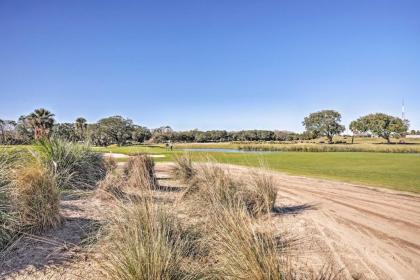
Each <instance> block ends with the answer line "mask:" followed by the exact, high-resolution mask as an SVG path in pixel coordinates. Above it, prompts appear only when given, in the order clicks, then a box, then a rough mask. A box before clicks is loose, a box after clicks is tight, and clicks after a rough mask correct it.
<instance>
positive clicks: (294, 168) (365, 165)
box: [212, 152, 420, 193]
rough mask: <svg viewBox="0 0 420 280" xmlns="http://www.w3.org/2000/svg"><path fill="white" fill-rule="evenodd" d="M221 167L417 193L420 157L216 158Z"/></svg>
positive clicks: (298, 154) (298, 155)
mask: <svg viewBox="0 0 420 280" xmlns="http://www.w3.org/2000/svg"><path fill="white" fill-rule="evenodd" d="M212 156H213V157H214V158H215V159H216V160H218V161H220V162H224V163H231V164H239V165H247V166H258V165H259V164H260V162H263V163H265V164H266V166H267V167H268V168H270V169H273V170H278V171H283V172H287V173H290V174H296V175H306V176H310V177H319V178H330V179H336V180H342V181H345V182H352V183H362V184H366V185H372V186H381V187H387V188H391V189H396V190H402V191H411V192H417V193H420V155H419V154H389V153H366V152H359V153H350V152H344V153H339V152H335V153H319V152H316V153H302V152H278V153H267V154H261V155H257V154H216V153H213V154H212Z"/></svg>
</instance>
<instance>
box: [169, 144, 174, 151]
mask: <svg viewBox="0 0 420 280" xmlns="http://www.w3.org/2000/svg"><path fill="white" fill-rule="evenodd" d="M169 147H170V148H171V151H172V149H173V148H174V146H173V145H172V143H171V145H169Z"/></svg>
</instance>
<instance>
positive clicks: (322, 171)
mask: <svg viewBox="0 0 420 280" xmlns="http://www.w3.org/2000/svg"><path fill="white" fill-rule="evenodd" d="M20 147H21V146H20ZM25 148H27V147H25ZM94 149H95V150H96V151H98V152H105V153H106V152H113V153H122V154H128V155H133V154H136V153H149V154H160V155H164V156H165V157H163V158H155V160H156V161H170V160H172V158H173V156H174V155H175V154H182V153H183V151H182V150H174V151H167V150H166V149H165V148H163V147H162V146H148V145H136V146H124V147H106V148H103V147H94ZM192 154H193V157H194V159H195V160H202V159H203V157H204V156H211V157H213V158H214V159H215V160H217V161H219V162H222V163H229V164H238V165H245V166H259V165H260V163H261V162H263V163H264V164H265V165H266V166H267V167H268V168H270V169H273V170H277V171H282V172H287V173H290V174H295V175H305V176H309V177H318V178H327V179H334V180H341V181H345V182H351V183H360V184H365V185H371V186H380V187H386V188H390V189H396V190H402V191H410V192H416V193H420V154H400V153H369V152H330V153H324V152H313V153H311V152H272V153H261V154H255V153H249V154H247V153H245V154H244V153H214V152H212V153H203V152H193V153H192ZM119 160H126V159H119Z"/></svg>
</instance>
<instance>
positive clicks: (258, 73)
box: [0, 0, 420, 131]
mask: <svg viewBox="0 0 420 280" xmlns="http://www.w3.org/2000/svg"><path fill="white" fill-rule="evenodd" d="M419 15H420V1H417V0H413V1H404V0H398V1H397V0H394V1H387V0H378V1H373V0H360V1H358V0H343V1H335V0H331V1H316V0H307V1H299V0H297V1H285V0H282V1H279V0H277V1H264V0H261V1H247V0H241V1H234V0H231V1H226V0H224V1H221V0H211V1H210V0H207V1H202V0H190V1H182V0H177V1H156V0H155V1H111V0H109V1H103V0H72V1H64V0H63V1H60V0H54V1H41V0H40V1H35V0H33V1H29V0H0V118H5V119H16V118H17V117H18V116H19V115H21V114H26V113H29V112H31V111H32V110H33V109H35V108H37V107H45V108H47V109H50V110H51V111H53V112H54V113H55V114H56V118H57V120H58V121H73V120H74V119H75V118H76V117H79V116H84V117H86V118H87V119H88V120H89V121H91V122H93V121H96V120H98V119H100V118H101V117H104V116H109V115H116V114H119V115H122V116H125V117H129V118H131V119H133V120H134V121H135V122H137V123H140V124H143V125H146V126H148V127H157V126H161V125H167V124H168V125H171V126H172V127H173V128H175V129H193V128H199V129H218V128H220V129H229V130H238V129H251V128H261V129H288V130H295V131H301V130H302V129H303V128H302V126H301V122H302V120H303V118H304V117H305V115H307V114H309V113H310V112H313V111H317V110H321V109H336V110H338V111H339V112H341V113H342V115H343V122H344V123H345V124H346V125H347V124H348V123H349V122H350V121H351V120H353V119H355V118H357V117H359V116H361V115H363V114H367V113H371V112H385V113H388V114H393V115H398V116H400V115H401V101H402V99H403V98H404V99H405V103H406V111H407V113H406V115H407V117H408V118H409V120H410V121H411V128H415V129H420V16H419Z"/></svg>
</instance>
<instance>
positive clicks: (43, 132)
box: [26, 108, 55, 140]
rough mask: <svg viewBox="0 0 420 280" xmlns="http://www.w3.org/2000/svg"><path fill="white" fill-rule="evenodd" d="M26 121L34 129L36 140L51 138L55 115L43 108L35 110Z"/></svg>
mask: <svg viewBox="0 0 420 280" xmlns="http://www.w3.org/2000/svg"><path fill="white" fill-rule="evenodd" d="M26 119H27V121H28V122H29V124H30V125H31V126H32V128H33V131H34V138H35V140H37V139H41V138H48V137H49V134H50V130H51V128H52V126H53V125H54V122H55V120H54V114H53V113H51V112H50V111H48V110H46V109H43V108H40V109H35V111H34V112H33V113H31V114H30V115H28V116H27V117H26Z"/></svg>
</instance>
